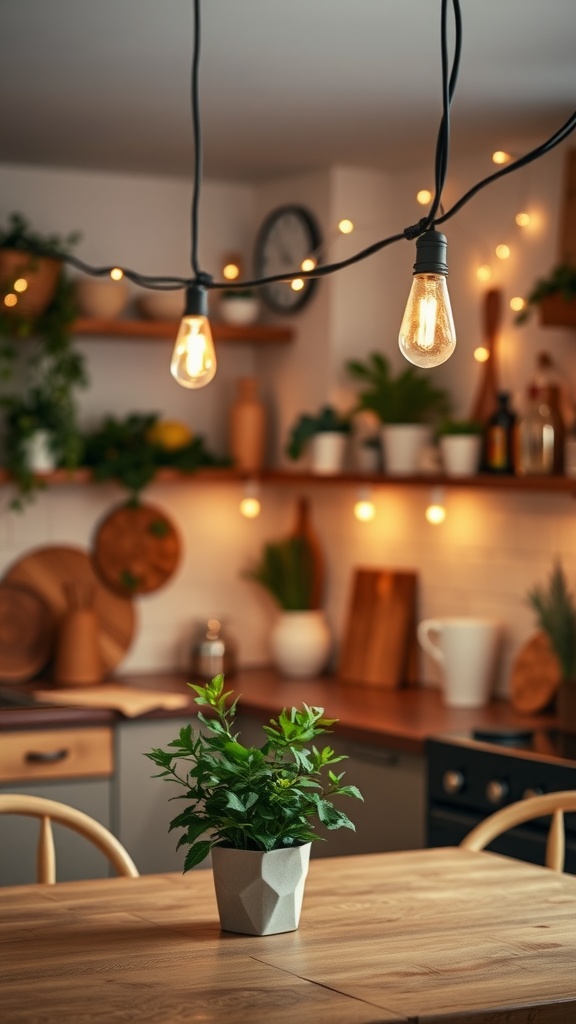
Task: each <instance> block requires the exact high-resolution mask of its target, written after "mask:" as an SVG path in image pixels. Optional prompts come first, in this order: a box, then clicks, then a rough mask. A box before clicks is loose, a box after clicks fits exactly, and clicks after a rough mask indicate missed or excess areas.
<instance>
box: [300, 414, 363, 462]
mask: <svg viewBox="0 0 576 1024" xmlns="http://www.w3.org/2000/svg"><path fill="white" fill-rule="evenodd" d="M350 430H351V424H350V418H349V417H348V416H345V415H344V414H342V413H340V412H338V411H337V410H336V409H334V407H333V406H331V405H324V406H322V408H321V409H320V411H319V412H318V413H317V414H316V415H315V416H314V415H310V414H309V413H304V414H303V415H302V416H300V417H299V418H298V419H297V421H296V423H295V424H294V426H293V427H292V429H291V431H290V437H289V440H288V444H287V446H286V454H287V456H288V457H289V458H290V459H299V458H300V456H301V455H302V454H303V452H304V448H305V447H306V445H307V443H308V441H310V439H311V438H312V437H314V436H315V434H321V433H337V434H349V433H350Z"/></svg>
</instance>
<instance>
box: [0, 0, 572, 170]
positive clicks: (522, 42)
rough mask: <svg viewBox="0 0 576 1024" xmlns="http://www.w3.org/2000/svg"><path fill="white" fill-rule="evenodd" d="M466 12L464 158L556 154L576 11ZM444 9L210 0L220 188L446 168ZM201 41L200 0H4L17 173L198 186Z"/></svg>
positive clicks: (214, 156)
mask: <svg viewBox="0 0 576 1024" xmlns="http://www.w3.org/2000/svg"><path fill="white" fill-rule="evenodd" d="M449 6H450V10H451V5H449ZM461 7H462V17H463V26H464V43H463V54H462V64H461V70H460V77H459V81H458V86H457V89H456V95H455V99H454V103H453V108H452V110H453V113H452V149H451V152H452V154H453V155H466V154H467V153H472V152H478V150H479V148H481V147H482V148H484V147H486V148H487V149H489V151H491V150H492V149H495V148H505V149H509V150H512V152H514V143H515V140H516V139H518V140H521V139H525V138H526V137H530V138H532V137H534V138H536V139H544V138H545V137H547V136H548V135H550V134H551V133H552V132H553V131H554V130H555V129H556V128H558V127H560V125H561V124H562V123H563V122H564V121H565V120H566V118H567V117H568V116H569V114H570V113H571V112H572V110H573V109H574V108H576V73H575V67H576V65H575V61H574V53H575V50H576V4H575V3H574V0H553V3H550V0H528V2H527V0H461ZM440 9H441V2H440V0H435V2H433V0H204V3H203V5H202V52H201V62H200V75H201V89H200V104H201V113H202V126H203V150H204V152H203V157H204V159H203V166H204V173H205V175H206V176H208V177H211V178H220V179H230V180H235V181H257V180H259V179H262V178H268V177H271V176H276V175H284V174H293V173H299V172H302V171H308V170H311V169H317V168H320V167H326V166H331V165H335V164H345V165H349V166H365V167H376V168H380V169H383V170H386V169H391V170H397V169H400V168H402V167H403V166H408V165H410V164H414V163H415V162H417V161H419V160H421V159H422V160H426V159H428V158H430V159H432V156H433V149H434V144H435V138H436V133H437V127H438V119H439V116H440V110H441V104H440ZM450 21H452V16H451V15H450ZM192 44H193V4H192V0H0V82H1V85H0V125H1V126H2V127H1V130H0V161H3V162H6V161H8V162H12V163H14V162H16V163H25V164H34V165H47V166H56V167H75V168H89V169H98V170H108V171H120V172H130V173H134V172H136V173H142V174H169V175H178V176H186V177H188V176H190V177H191V175H192V160H193V145H192V128H191V115H190V65H191V54H192Z"/></svg>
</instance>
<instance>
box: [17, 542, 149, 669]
mask: <svg viewBox="0 0 576 1024" xmlns="http://www.w3.org/2000/svg"><path fill="white" fill-rule="evenodd" d="M5 581H6V582H8V583H21V584H23V585H24V586H26V587H29V588H30V589H31V590H33V591H35V592H36V593H38V594H40V596H41V597H42V598H43V599H44V601H45V602H46V603H47V604H48V606H49V607H50V608H51V609H52V612H53V613H54V616H55V618H56V621H57V622H60V621H61V619H62V618H63V616H64V615H65V613H66V612H67V611H68V609H69V604H68V596H67V595H68V593H69V592H70V590H71V589H73V590H75V591H76V592H77V593H84V592H85V593H89V594H90V595H91V596H92V607H93V608H94V611H95V613H96V616H97V619H98V631H99V638H98V639H99V647H100V654H101V657H102V663H103V666H104V670H105V672H106V673H108V672H110V671H111V670H112V669H113V668H115V667H116V665H117V664H118V663H119V662H120V661H121V659H122V658H123V657H124V655H125V653H126V651H127V650H128V648H129V647H130V644H131V642H132V637H133V635H134V629H135V626H136V615H135V612H134V607H133V605H132V602H131V601H130V600H129V599H127V598H125V597H120V596H119V595H118V594H114V593H113V592H112V591H111V590H109V589H108V587H105V586H104V584H103V583H101V582H100V580H99V579H98V577H97V575H96V573H95V572H94V569H93V567H92V561H91V559H90V556H89V554H88V552H86V551H83V550H82V549H80V548H73V547H59V546H56V545H54V546H49V547H42V548H35V549H34V550H33V551H31V552H30V553H29V554H27V555H24V557H23V558H21V559H19V560H18V561H17V562H15V563H14V564H13V565H12V566H11V567H10V568H9V569H8V572H7V573H6V575H5Z"/></svg>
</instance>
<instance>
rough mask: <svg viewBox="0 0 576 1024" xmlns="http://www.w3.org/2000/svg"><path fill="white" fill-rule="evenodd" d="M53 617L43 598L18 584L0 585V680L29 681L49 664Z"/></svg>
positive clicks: (54, 633) (53, 626)
mask: <svg viewBox="0 0 576 1024" xmlns="http://www.w3.org/2000/svg"><path fill="white" fill-rule="evenodd" d="M55 638H56V617H55V615H54V613H53V612H52V610H51V608H50V607H49V605H48V604H47V603H46V601H44V599H43V598H42V597H41V596H40V594H37V593H36V592H35V591H34V590H30V588H29V587H24V586H22V585H21V584H19V583H0V680H1V681H2V682H12V683H18V682H23V681H24V680H26V679H33V678H34V676H35V675H37V674H38V672H40V671H41V669H43V668H44V666H45V665H46V664H47V663H48V662H49V661H50V658H51V655H52V651H53V648H54V643H55Z"/></svg>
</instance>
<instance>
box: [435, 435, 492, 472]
mask: <svg viewBox="0 0 576 1024" xmlns="http://www.w3.org/2000/svg"><path fill="white" fill-rule="evenodd" d="M481 450H482V437H481V435H480V434H450V435H448V434H446V435H445V436H444V437H441V438H440V453H441V455H442V463H443V465H444V469H445V471H446V473H447V475H448V476H474V475H475V473H477V472H478V467H479V465H480V453H481Z"/></svg>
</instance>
